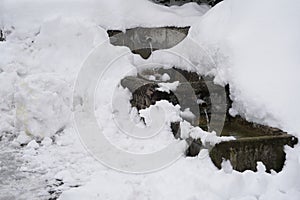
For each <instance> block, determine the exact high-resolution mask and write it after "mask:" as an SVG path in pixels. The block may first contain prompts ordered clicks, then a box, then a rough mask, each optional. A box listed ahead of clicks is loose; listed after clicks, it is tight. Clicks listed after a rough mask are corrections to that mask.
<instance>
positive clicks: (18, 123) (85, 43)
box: [0, 0, 300, 200]
mask: <svg viewBox="0 0 300 200" xmlns="http://www.w3.org/2000/svg"><path fill="white" fill-rule="evenodd" d="M207 10H208V7H207V6H199V5H197V4H195V3H189V4H186V5H184V6H181V7H179V6H172V7H170V8H168V7H164V6H161V5H157V4H153V3H151V2H149V1H146V0H128V1H121V0H111V1H96V0H74V1H73V0H72V1H71V0H66V1H58V0H51V1H50V0H45V1H34V0H21V1H17V0H3V1H0V29H1V30H3V31H4V34H5V36H6V41H4V42H0V95H1V100H0V138H1V136H2V137H3V138H6V137H7V136H6V135H7V134H12V135H15V136H16V138H15V139H14V140H13V142H11V145H7V146H5V145H3V144H1V145H0V147H1V153H0V157H1V160H0V176H1V177H4V178H3V179H2V180H1V179H0V185H1V186H3V187H0V199H2V198H3V199H41V198H42V199H43V198H45V199H46V198H47V194H46V193H47V192H46V191H45V190H46V187H43V183H44V184H45V186H46V185H48V186H49V185H53V184H54V183H52V182H55V181H56V180H55V179H60V180H63V181H64V184H63V185H61V186H59V187H58V188H57V189H58V190H61V191H62V194H61V196H60V198H59V199H61V200H68V199H72V200H76V199H186V200H192V199H209V200H215V199H216V200H218V199H231V200H238V199H239V200H246V199H247V200H252V199H260V200H268V199H278V200H280V199H282V200H284V199H291V200H292V199H295V200H297V199H298V198H299V196H300V173H299V168H300V147H299V145H297V146H296V147H295V148H293V149H292V148H290V147H285V151H286V153H287V160H286V163H285V166H284V169H283V171H282V172H280V173H275V172H272V173H271V174H267V173H265V168H264V166H263V165H262V163H258V172H251V171H245V172H243V173H240V172H237V171H234V170H232V168H231V166H230V163H228V162H226V161H224V162H223V164H222V166H223V169H221V170H218V169H217V168H216V167H215V166H214V165H213V164H212V162H211V160H210V158H209V156H208V151H207V150H205V149H204V150H201V152H200V153H199V155H198V156H197V157H195V158H184V157H182V158H180V159H179V160H178V161H176V162H175V163H173V164H172V165H170V166H169V167H166V168H164V169H162V170H160V171H157V172H155V173H149V174H141V175H133V174H126V173H121V172H117V171H114V170H112V169H109V168H107V167H105V166H103V165H102V164H100V163H99V162H97V161H96V160H95V159H93V158H92V156H91V155H89V154H88V153H87V152H86V150H85V149H84V148H83V145H82V144H81V142H80V139H79V138H78V135H77V134H76V131H75V130H74V128H73V124H72V119H71V114H72V112H73V111H74V109H79V108H78V107H76V108H73V106H72V91H73V84H74V81H75V79H76V76H77V73H78V72H79V69H80V66H81V63H82V62H83V61H84V59H85V58H86V57H87V55H88V53H89V52H90V51H91V50H92V49H93V48H94V47H96V46H97V45H99V44H101V43H103V42H105V41H106V43H107V40H108V36H107V34H106V29H109V28H112V29H121V30H124V29H126V28H131V27H136V26H145V27H155V26H172V25H176V26H187V25H190V26H191V29H190V33H189V35H188V39H192V40H193V41H194V42H195V43H197V44H198V45H200V46H201V47H202V48H203V49H205V51H206V52H207V55H209V56H210V57H211V58H213V60H214V62H215V65H214V66H211V65H205V63H203V62H205V60H204V61H203V59H202V57H201V56H199V55H197V54H196V53H195V52H196V51H194V49H193V46H188V43H186V42H185V41H187V40H184V41H183V42H182V43H180V44H179V45H177V46H175V47H174V48H172V49H171V51H174V52H179V53H180V54H181V55H182V56H183V57H185V58H187V59H188V60H190V61H191V62H192V63H193V64H194V65H195V66H196V67H197V71H198V72H199V73H202V74H207V75H214V76H215V77H216V78H215V82H216V83H219V84H226V83H230V86H231V88H230V90H231V95H232V96H231V98H232V99H233V101H234V103H233V108H232V110H231V113H238V114H240V115H242V116H244V117H246V118H247V119H248V120H250V121H255V122H260V123H264V124H268V125H272V126H276V127H279V128H282V129H283V130H285V131H289V132H290V133H292V134H295V135H297V136H300V132H299V130H300V115H299V113H300V105H299V102H300V92H299V87H300V79H299V77H298V76H299V74H300V69H299V66H300V57H299V52H300V37H299V35H300V21H299V19H300V13H299V12H298V11H299V10H300V2H298V1H292V0H287V1H280V0H276V1H271V0H265V1H259V0H251V1H250V0H243V1H241V0H225V1H224V2H221V3H219V4H218V5H217V6H215V7H214V8H212V9H210V10H209V11H208V12H206V11H207ZM106 48H115V49H116V52H120V49H123V50H122V51H123V52H129V50H128V49H127V48H125V47H113V46H111V45H109V44H106V45H103V52H105V50H106ZM149 60H150V61H151V62H154V61H155V62H159V61H161V62H160V63H164V64H166V65H170V66H171V65H172V64H176V65H177V66H180V63H182V61H178V60H176V59H173V57H172V56H168V54H167V53H166V51H155V52H154V53H153V55H152V56H151V57H150V58H149ZM139 62H147V61H141V59H140V58H139V57H138V56H137V55H132V54H128V55H126V56H125V57H123V58H122V59H121V61H120V62H117V63H116V65H120V64H122V66H125V67H126V68H125V67H124V68H123V70H112V73H114V76H109V78H110V79H107V80H106V82H107V86H109V83H111V84H110V85H111V86H110V87H107V88H104V92H102V93H99V96H100V97H98V98H99V99H100V100H101V99H102V100H103V101H104V103H101V104H100V103H99V104H97V105H96V115H97V116H98V120H100V121H101V120H106V121H107V122H109V120H111V110H110V107H109V102H107V99H106V97H101V95H102V94H106V95H107V96H109V95H110V96H112V95H113V92H114V91H115V90H116V83H117V82H118V80H120V78H122V77H124V76H126V73H128V71H130V70H131V71H132V70H134V68H135V65H136V64H139ZM122 66H120V67H122ZM182 67H183V68H187V67H186V66H185V65H182ZM119 93H120V92H119ZM102 96H105V95H102ZM105 103H108V104H105ZM175 110H176V109H175ZM177 111H178V110H177ZM178 113H180V112H179V111H178V112H177V114H178ZM178 115H179V114H178ZM104 122H105V121H104ZM106 128H107V133H108V134H107V137H108V138H109V137H110V138H111V139H112V140H114V138H113V137H116V138H115V140H114V141H115V142H116V145H121V146H122V145H123V146H122V147H123V148H128V149H129V148H132V149H134V150H141V151H142V150H146V151H152V150H153V148H154V147H155V148H157V147H160V145H166V144H168V142H169V141H170V140H172V139H173V138H172V137H170V134H171V133H170V130H169V129H167V128H166V129H164V130H163V131H162V133H164V135H159V136H158V137H157V138H156V139H157V142H158V143H157V144H156V146H154V147H153V146H151V144H150V143H147V144H146V142H144V143H140V144H138V143H137V141H134V140H132V139H128V138H127V137H125V136H122V137H118V134H117V133H116V132H115V131H114V130H115V127H113V126H110V124H109V123H107V126H106ZM202 133H203V132H202ZM168 134H169V135H168ZM203 135H205V134H203ZM195 136H199V134H196V135H195ZM39 141H42V142H41V144H39ZM1 142H2V141H0V143H1ZM212 142H216V140H212ZM27 143H28V145H27V146H25V147H20V144H27ZM143 145H145V149H143ZM147 145H148V147H147ZM3 146H4V147H3ZM8 148H11V149H12V150H11V151H10V149H8ZM5 151H7V153H8V154H9V155H10V156H11V155H12V154H11V152H16V151H18V158H19V159H21V160H22V162H21V163H20V162H19V161H18V162H16V163H17V164H18V165H20V166H19V167H15V166H14V167H13V170H15V171H12V173H13V174H14V173H16V174H18V176H20V177H23V179H22V178H20V180H21V181H16V180H11V179H10V178H7V179H6V178H5V176H11V175H7V173H6V172H7V171H9V166H5V165H4V164H3V163H2V162H1V161H2V160H3V161H5V163H6V160H5V159H7V161H9V160H8V159H9V158H8V157H6V154H5ZM2 156H3V157H2ZM8 163H9V162H8ZM24 176H25V178H24ZM46 179H47V183H46V181H44V180H46ZM22 180H24V181H22ZM9 181H11V182H9ZM18 184H21V185H18ZM38 186H39V187H41V188H40V193H36V194H33V193H34V192H30V191H35V190H36V188H38ZM19 188H28V189H27V190H26V191H25V190H24V191H23V189H22V190H20V191H19ZM31 188H34V190H30V189H31ZM20 195H22V196H21V197H20ZM34 195H42V197H41V196H34Z"/></svg>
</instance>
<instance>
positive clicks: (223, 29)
mask: <svg viewBox="0 0 300 200" xmlns="http://www.w3.org/2000/svg"><path fill="white" fill-rule="evenodd" d="M299 9H300V2H298V1H297V2H296V1H271V0H267V1H259V0H254V1H239V0H227V1H224V2H222V3H220V4H218V5H217V6H216V7H214V8H213V9H211V10H210V11H209V12H208V13H207V14H206V15H205V16H204V17H203V18H202V19H201V20H200V21H199V23H198V24H197V25H195V26H192V28H191V31H190V33H191V34H190V37H191V38H193V39H194V40H195V41H197V42H198V43H200V44H201V45H202V46H203V47H205V48H206V49H207V50H208V52H209V54H210V55H212V57H213V58H216V59H215V61H216V64H217V71H216V72H213V71H212V70H214V69H209V70H208V71H211V72H212V73H214V74H215V75H216V76H217V78H218V76H222V77H220V79H221V80H223V81H224V83H230V86H231V98H232V100H233V108H232V109H233V110H234V111H237V112H238V113H239V114H241V115H242V116H244V117H245V118H246V119H248V120H251V121H255V122H260V123H264V124H268V125H271V126H276V127H280V128H283V129H285V130H287V131H290V132H291V133H294V134H296V135H298V136H300V132H299V130H300V123H299V122H300V115H299V113H300V106H299V102H300V92H299V87H300V79H299V74H300V68H299V65H300V57H299V52H300V37H299V35H300V23H299V19H300V14H299V12H298V11H299ZM220 55H221V56H220ZM222 57H225V59H222ZM208 71H207V73H209V72H208Z"/></svg>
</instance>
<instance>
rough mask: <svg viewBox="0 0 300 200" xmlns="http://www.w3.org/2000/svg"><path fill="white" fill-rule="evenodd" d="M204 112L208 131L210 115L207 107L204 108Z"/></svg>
mask: <svg viewBox="0 0 300 200" xmlns="http://www.w3.org/2000/svg"><path fill="white" fill-rule="evenodd" d="M204 113H205V118H206V124H207V131H208V132H210V126H209V117H208V114H207V110H206V108H204Z"/></svg>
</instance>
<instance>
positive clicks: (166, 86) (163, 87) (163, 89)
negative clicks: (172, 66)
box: [156, 81, 179, 93]
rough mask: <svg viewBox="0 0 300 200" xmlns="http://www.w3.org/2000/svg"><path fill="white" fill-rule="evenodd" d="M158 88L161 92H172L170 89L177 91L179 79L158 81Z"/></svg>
mask: <svg viewBox="0 0 300 200" xmlns="http://www.w3.org/2000/svg"><path fill="white" fill-rule="evenodd" d="M158 86H159V87H158V88H156V90H158V91H161V92H167V93H170V91H175V90H176V89H177V87H178V86H179V81H175V82H173V83H158Z"/></svg>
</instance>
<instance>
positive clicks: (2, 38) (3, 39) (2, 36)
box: [0, 30, 5, 42]
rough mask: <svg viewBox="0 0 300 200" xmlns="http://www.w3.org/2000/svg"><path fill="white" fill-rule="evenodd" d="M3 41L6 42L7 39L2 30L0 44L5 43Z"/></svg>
mask: <svg viewBox="0 0 300 200" xmlns="http://www.w3.org/2000/svg"><path fill="white" fill-rule="evenodd" d="M3 41H5V37H4V34H3V32H2V30H0V42H3Z"/></svg>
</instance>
